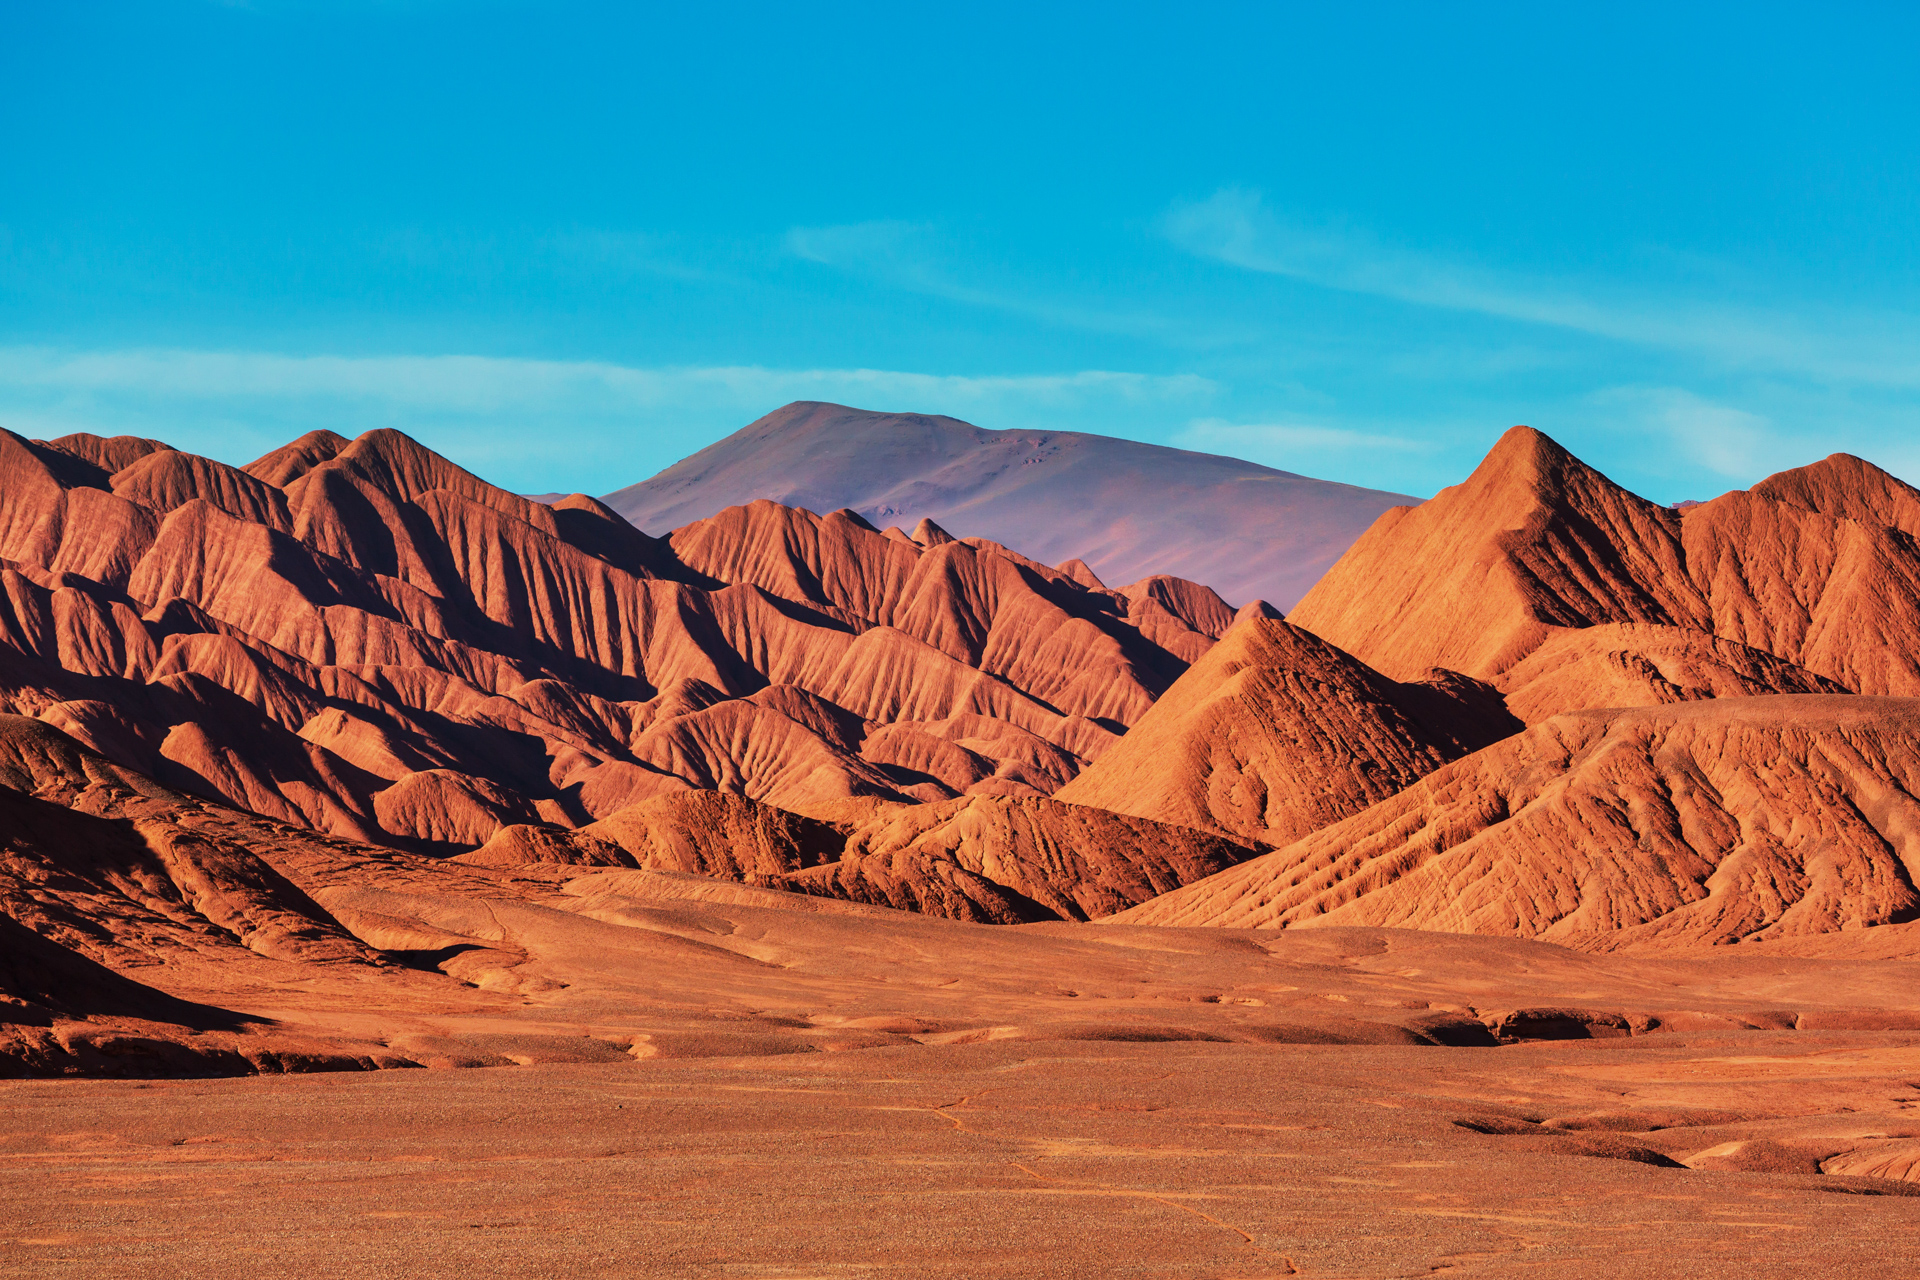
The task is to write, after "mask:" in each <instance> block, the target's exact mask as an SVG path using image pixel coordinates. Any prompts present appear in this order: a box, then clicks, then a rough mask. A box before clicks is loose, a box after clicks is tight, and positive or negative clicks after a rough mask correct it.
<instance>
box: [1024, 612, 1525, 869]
mask: <svg viewBox="0 0 1920 1280" xmlns="http://www.w3.org/2000/svg"><path fill="white" fill-rule="evenodd" d="M1519 728H1520V725H1519V723H1518V722H1517V721H1514V720H1513V719H1512V717H1511V716H1510V715H1508V714H1507V713H1506V712H1505V710H1504V709H1503V708H1502V706H1501V703H1500V698H1499V695H1498V694H1496V693H1494V691H1493V690H1492V689H1491V688H1488V687H1486V686H1483V685H1478V684H1477V683H1476V682H1474V681H1471V680H1467V679H1465V678H1463V677H1459V676H1456V675H1454V674H1452V673H1450V672H1444V671H1434V672H1432V673H1430V676H1429V678H1428V679H1427V680H1425V681H1419V682H1414V683H1410V684H1400V683H1398V682H1396V681H1393V680H1389V679H1387V678H1386V677H1384V676H1382V675H1380V673H1379V672H1377V671H1374V670H1373V669H1372V668H1370V667H1368V666H1366V665H1365V664H1364V663H1361V662H1360V661H1358V660H1357V659H1355V658H1354V657H1352V656H1351V655H1350V654H1346V653H1343V652H1341V651H1340V650H1339V649H1336V648H1334V647H1333V646H1332V645H1330V644H1328V643H1327V642H1326V641H1324V640H1321V639H1320V638H1319V637H1317V636H1315V635H1314V634H1313V633H1312V632H1309V631H1305V630H1303V629H1301V628H1299V627H1295V626H1291V625H1289V624H1288V623H1286V622H1283V621H1281V620H1280V619H1278V618H1273V617H1269V616H1266V615H1264V614H1262V613H1261V612H1260V611H1258V610H1249V611H1248V612H1247V614H1246V616H1244V617H1243V618H1241V619H1240V621H1239V622H1237V623H1236V624H1235V625H1234V626H1233V628H1232V629H1231V630H1229V631H1228V632H1227V634H1226V635H1225V636H1224V637H1223V638H1222V640H1221V642H1220V643H1219V644H1218V645H1215V646H1214V648H1213V649H1212V650H1211V651H1210V652H1208V653H1207V654H1206V655H1205V656H1204V657H1202V658H1201V659H1200V660H1199V661H1198V662H1197V663H1195V664H1194V665H1193V667H1192V669H1190V670H1189V671H1188V672H1187V674H1186V675H1184V676H1182V677H1181V678H1180V679H1179V681H1178V682H1176V683H1175V684H1174V686H1173V688H1171V689H1169V690H1168V691H1167V693H1166V695H1165V696H1164V697H1162V698H1161V699H1160V701H1158V702H1156V703H1155V704H1154V705H1153V707H1152V709H1151V710H1149V711H1148V712H1147V713H1146V715H1144V716H1142V717H1141V719H1140V723H1139V724H1138V725H1136V726H1134V728H1133V730H1132V731H1131V732H1129V733H1128V734H1127V736H1126V737H1125V738H1123V739H1122V740H1121V741H1120V742H1119V743H1118V744H1116V745H1115V746H1114V747H1113V749H1112V750H1110V751H1108V752H1107V753H1106V754H1104V755H1102V756H1101V757H1100V760H1099V762H1098V763H1097V764H1095V765H1094V766H1093V767H1092V768H1090V769H1088V770H1087V771H1086V772H1085V773H1082V774H1081V775H1080V776H1079V777H1077V778H1075V779H1074V780H1073V781H1072V782H1069V783H1068V784H1067V785H1066V786H1065V787H1063V788H1061V789H1060V791H1059V792H1058V796H1059V798H1060V799H1062V800H1069V801H1072V802H1073V803H1075V804H1085V805H1097V806H1099V807H1101V808H1105V809H1111V810H1114V811H1115V812H1117V813H1130V814H1137V815H1139V816H1140V817H1144V818H1154V819H1158V820H1159V821H1162V822H1174V823H1180V824H1182V825H1185V826H1190V827H1200V828H1207V829H1212V830H1218V831H1222V832H1228V833H1231V834H1234V835H1237V836H1240V837H1242V838H1243V839H1252V840H1258V841H1262V842H1264V843H1267V844H1276V845H1277V844H1287V843H1290V842H1291V841H1293V840H1296V839H1298V838H1299V837H1301V836H1304V835H1306V834H1307V833H1308V832H1310V831H1314V830H1317V829H1318V828H1320V827H1323V826H1326V825H1327V824H1328V823H1331V822H1337V821H1339V820H1340V819H1342V818H1345V817H1348V816H1350V815H1352V814H1355V813H1358V812H1360V811H1361V810H1362V809H1364V808H1366V807H1367V806H1369V805H1371V804H1373V803H1375V802H1377V801H1380V800H1384V799H1386V798H1387V797H1388V796H1390V795H1393V794H1394V793H1395V792H1397V791H1399V790H1400V789H1401V788H1403V787H1405V786H1407V785H1408V784H1409V783H1411V782H1413V781H1414V780H1415V779H1417V778H1420V777H1423V776H1425V775H1426V774H1428V773H1431V772H1432V771H1433V770H1435V769H1437V768H1439V767H1440V766H1441V765H1442V764H1445V763H1446V762H1447V761H1449V760H1454V759H1457V758H1459V757H1460V756H1463V755H1465V754H1467V753H1468V752H1469V751H1472V750H1475V749H1477V748H1479V747H1482V746H1485V745H1487V744H1488V743H1490V742H1493V741H1495V740H1497V739H1499V738H1503V737H1505V736H1507V735H1508V734H1510V733H1513V732H1515V731H1517V730H1518V729H1519Z"/></svg>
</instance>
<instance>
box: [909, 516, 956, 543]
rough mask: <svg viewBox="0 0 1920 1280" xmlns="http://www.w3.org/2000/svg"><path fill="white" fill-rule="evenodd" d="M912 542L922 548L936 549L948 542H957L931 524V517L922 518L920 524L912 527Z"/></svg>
mask: <svg viewBox="0 0 1920 1280" xmlns="http://www.w3.org/2000/svg"><path fill="white" fill-rule="evenodd" d="M912 536H913V540H914V541H915V542H917V543H919V544H920V545H921V546H923V547H938V546H942V545H944V544H945V543H949V542H958V541H959V539H958V538H955V537H954V536H953V535H952V534H950V533H948V532H947V531H946V530H945V529H942V528H941V527H940V526H939V525H937V524H935V523H934V522H933V517H931V516H922V517H920V523H919V524H916V525H915V526H913V535H912Z"/></svg>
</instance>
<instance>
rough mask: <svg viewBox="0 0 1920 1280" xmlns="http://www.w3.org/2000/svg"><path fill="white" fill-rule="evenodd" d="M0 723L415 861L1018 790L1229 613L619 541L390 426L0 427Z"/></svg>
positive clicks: (1025, 571)
mask: <svg viewBox="0 0 1920 1280" xmlns="http://www.w3.org/2000/svg"><path fill="white" fill-rule="evenodd" d="M0 478H4V481H5V483H4V485H3V486H0V709H5V710H11V711H15V712H19V713H24V714H30V715H36V716H39V717H40V718H42V719H44V720H45V721H47V722H48V723H49V724H53V725H56V726H58V727H60V728H61V729H63V730H65V731H66V732H68V733H71V734H73V735H74V736H75V737H76V738H78V739H79V740H80V741H83V742H85V743H86V744H88V745H89V746H90V747H92V748H94V749H96V750H98V751H100V752H101V753H103V754H104V755H106V756H107V757H109V758H111V759H113V760H114V761H116V762H117V763H119V764H121V765H123V766H125V767H128V768H133V769H137V770H139V771H141V772H143V773H146V774H148V775H151V776H153V777H155V778H157V779H159V780H161V781H162V782H164V783H165V784H167V785H169V786H173V787H176V788H179V789H181V790H183V791H187V792H191V793H194V794H197V795H201V796H206V797H211V798H218V799H221V800H224V801H226V802H228V803H231V804H233V805H236V806H238V807H240V808H243V809H247V810H251V811H253V812H255V813H259V814H262V815H264V816H267V817H271V818H275V819H278V820H281V821H285V822H289V823H292V824H295V825H299V826H306V827H310V828H313V829H315V830H321V831H327V832H331V833H335V834H339V835H344V836H350V837H353V838H356V839H362V840H369V841H374V842H379V843H385V844H388V845H393V846H396V847H403V848H409V849H415V850H420V851H426V852H435V853H448V852H456V851H458V850H459V849H462V848H472V847H474V846H477V845H479V844H481V843H484V842H485V841H486V840H487V839H488V838H489V837H490V836H491V835H492V834H493V832H494V831H496V830H498V829H499V828H500V827H501V826H504V825H511V824H514V823H528V822H544V823H548V824H552V825H557V826H560V827H573V826H578V825H581V824H584V823H587V822H591V821H592V820H593V819H595V818H596V817H602V816H606V815H608V814H611V813H613V812H615V811H616V810H618V809H621V808H623V807H625V806H626V805H628V804H630V803H633V802H635V801H638V800H643V799H647V798H649V797H654V796H660V795H665V794H668V793H671V792H674V791H678V790H685V789H689V788H691V789H715V788H717V789H720V790H725V791H730V792H734V793H737V794H741V795H745V796H749V797H752V798H754V799H761V800H769V801H771V802H774V803H776V804H780V805H784V806H788V807H795V806H804V805H805V804H808V803H812V802H816V801H822V800H832V799H836V798H847V797H854V796H870V797H877V798H883V799H888V800H895V801H905V800H914V801H932V800H943V799H948V798H951V797H954V796H957V795H961V794H974V795H983V794H992V795H1003V796H1039V795H1045V794H1048V793H1050V792H1051V791H1053V790H1054V789H1056V788H1057V787H1058V786H1059V785H1060V784H1061V783H1063V782H1065V781H1066V780H1068V779H1070V778H1072V777H1073V776H1074V775H1075V774H1077V773H1078V772H1079V771H1080V770H1081V769H1082V768H1084V767H1085V765H1086V763H1087V762H1088V761H1090V760H1092V759H1093V758H1095V757H1097V756H1098V755H1099V754H1100V753H1101V751H1103V750H1104V749H1105V748H1106V747H1107V746H1108V745H1110V744H1111V743H1112V742H1114V741H1116V740H1117V735H1118V734H1120V733H1122V732H1124V731H1125V729H1126V727H1127V726H1128V725H1130V724H1131V723H1133V722H1134V721H1135V720H1137V719H1138V718H1139V717H1140V716H1141V715H1142V714H1143V713H1144V712H1145V711H1146V709H1147V708H1148V707H1149V706H1150V705H1151V704H1152V702H1153V700H1154V698H1155V697H1157V696H1158V695H1159V694H1160V693H1161V692H1162V691H1164V690H1165V689H1166V687H1167V686H1168V685H1170V684H1171V683H1172V682H1173V681H1174V680H1175V679H1176V678H1178V676H1179V675H1180V674H1181V672H1183V671H1184V670H1185V669H1186V667H1187V665H1188V663H1189V662H1191V661H1192V660H1193V659H1194V658H1196V657H1198V656H1200V655H1201V654H1203V653H1204V652H1205V651H1206V650H1207V649H1208V648H1210V647H1211V646H1212V644H1213V643H1214V639H1215V637H1216V636H1217V635H1218V634H1219V631H1220V630H1221V629H1222V628H1223V627H1224V625H1225V622H1226V620H1227V619H1229V618H1230V616H1231V615H1230V611H1228V610H1227V609H1226V606H1225V605H1224V603H1222V602H1221V601H1220V600H1219V598H1218V597H1217V596H1216V595H1214V594H1213V593H1212V592H1211V591H1209V590H1208V589H1206V588H1204V587H1201V586H1198V585H1197V584H1193V583H1185V582H1180V581H1177V580H1172V579H1154V580H1149V581H1147V582H1143V583H1141V584H1138V585H1137V586H1136V587H1135V588H1133V589H1131V590H1130V591H1127V592H1121V591H1110V590H1107V589H1105V588H1102V587H1099V586H1090V585H1088V584H1087V583H1085V582H1083V581H1081V580H1079V579H1076V578H1075V577H1074V576H1073V574H1072V572H1071V571H1062V570H1056V569H1052V568H1049V567H1047V566H1045V565H1041V564H1038V563H1036V562H1034V561H1031V560H1028V559H1026V558H1024V557H1022V556H1019V555H1016V554H1014V553H1012V552H1009V551H1007V550H1005V549H1004V548H1001V547H998V546H995V545H994V544H991V543H985V542H978V541H976V542H961V541H957V540H954V539H952V538H950V537H948V536H947V535H945V534H944V533H943V532H942V531H940V530H939V529H938V528H937V527H935V526H933V525H931V524H927V525H924V526H923V527H922V528H920V529H919V530H918V531H917V540H916V538H912V537H907V536H905V535H899V534H897V533H895V534H894V535H893V536H888V535H884V534H882V533H881V532H879V531H877V530H875V529H873V528H872V527H871V526H870V525H868V524H867V523H866V522H864V521H863V520H861V519H860V518H859V517H857V516H854V515H852V514H851V513H847V512H835V513H831V514H829V515H826V516H824V517H822V516H816V515H814V514H812V513H810V512H805V511H798V510H794V509H791V508H784V507H778V506H775V505H774V504H772V503H767V502H759V503H755V504H752V505H751V506H749V507H746V508H736V509H732V510H728V511H724V512H721V513H719V514H718V515H716V516H715V517H713V518H712V519H710V520H705V521H700V522H696V523H695V524H693V525H690V526H687V527H685V528H683V529H681V530H679V531H678V532H677V533H676V535H675V538H674V540H673V541H672V542H671V543H669V542H667V541H664V540H657V539H653V538H649V537H647V536H646V535H645V534H643V533H641V532H639V531H638V530H636V529H634V528H633V527H632V526H631V525H629V524H627V523H626V522H625V521H623V520H621V519H620V518H619V517H618V516H616V515H615V514H614V513H612V512H611V511H609V510H608V509H607V508H606V507H604V506H602V505H601V504H599V503H597V502H595V501H593V500H592V499H590V498H585V497H580V496H577V495H576V496H575V497H573V498H569V499H567V500H565V501H562V502H559V503H557V504H554V505H551V506H549V505H542V504H539V503H534V502H530V501H527V500H526V499H523V498H520V497H517V496H515V495H513V494H510V493H507V492H505V491H503V490H500V489H497V488H495V487H493V486H491V485H488V484H486V483H485V482H483V481H481V480H479V479H478V478H476V477H474V476H472V475H470V474H468V473H466V472H464V471H462V470H460V469H459V468H458V467H455V466H453V465H452V464H451V463H449V462H447V461H446V460H445V459H443V458H440V457H438V456H437V455H435V454H433V453H431V452H430V451H428V450H426V449H424V448H422V447H420V446H419V445H418V444H416V443H415V442H413V441H412V440H409V439H408V438H407V437H405V436H403V435H400V434H398V433H395V432H391V431H376V432H371V433H369V434H367V435H365V436H362V437H361V438H360V439H358V440H355V441H348V440H345V439H343V438H341V437H339V436H336V435H333V434H331V433H328V432H315V433H312V434H310V435H308V436H306V437H303V438H302V439H300V440H298V441H295V442H293V443H292V444H290V445H288V446H286V447H285V448H283V449H280V450H276V451H275V452H274V453H272V454H269V455H268V456H267V457H265V458H262V459H260V460H259V461H257V462H255V463H252V464H250V465H249V466H248V467H245V468H234V467H228V466H225V465H223V464H221V463H218V462H215V461H212V460H210V459H206V458H198V457H194V456H192V455H188V454H184V453H180V452H178V451H175V450H172V449H169V448H167V447H166V446H165V445H163V444H160V443H158V442H155V441H150V440H135V439H130V438H115V439H102V438H99V437H92V436H74V437H68V438H65V439H63V440H59V441H54V442H51V443H45V442H33V441H27V440H23V439H20V438H19V437H17V436H13V435H10V434H6V433H0Z"/></svg>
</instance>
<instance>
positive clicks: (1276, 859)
mask: <svg viewBox="0 0 1920 1280" xmlns="http://www.w3.org/2000/svg"><path fill="white" fill-rule="evenodd" d="M1916 885H1920V700H1915V699H1908V698H1857V697H1833V696H1824V697H1823V696H1808V695H1798V696H1774V697H1746V698H1726V699H1720V700H1714V701H1699V702H1691V703H1687V704H1684V705H1678V706H1667V707H1658V708H1652V707H1649V708H1637V709H1629V710H1620V711H1583V712H1576V713H1573V714H1569V715H1563V716H1556V717H1554V718H1552V719H1549V720H1546V721H1544V722H1542V723H1540V724H1538V725H1535V726H1533V727H1532V728H1531V729H1529V730H1527V731H1526V732H1525V733H1523V734H1520V735H1518V736H1516V737H1513V738H1509V739H1507V740H1506V741H1504V742H1501V743H1498V744H1496V745H1494V746H1492V747H1488V748H1487V749H1485V750H1483V751H1480V752H1478V753H1476V754H1474V755H1472V756H1468V757H1467V758H1466V759H1463V760H1459V761H1456V762H1454V763H1452V764H1450V765H1447V766H1446V767H1445V768H1442V769H1440V770H1438V771H1436V772H1434V773H1432V774H1430V775H1429V776H1427V777H1426V778H1424V779H1422V780H1421V781H1419V782H1417V783H1415V784H1413V785H1412V786H1410V787H1408V788H1407V789H1406V790H1404V791H1402V792H1400V793H1399V794H1398V795H1396V796H1394V797H1393V798H1391V799H1389V800H1386V801H1384V802H1382V803H1380V804H1377V805H1374V806H1373V807H1372V808H1370V809H1368V810H1366V811H1365V812H1363V813H1360V814H1357V815H1355V816H1354V817H1351V818H1348V819H1347V820H1345V821H1344V822H1340V823H1338V824H1335V825H1333V826H1329V827H1325V828H1323V829H1321V830H1319V831H1316V832H1314V833H1313V834H1312V835H1309V836H1307V837H1306V838H1305V839H1303V840H1300V841H1299V842H1297V843H1295V844H1293V845H1291V846H1289V847H1287V848H1285V849H1281V850H1278V851H1276V852H1274V853H1271V854H1268V855H1266V856H1265V857H1262V858H1259V859H1257V860H1254V861H1251V862H1247V863H1245V864H1243V865H1241V866H1238V867H1235V868H1234V869H1232V870H1230V871H1226V872H1223V873H1221V874H1219V875H1216V876H1213V877H1211V878H1210V879H1207V880H1203V881H1200V882H1199V883H1197V884H1192V885H1188V886H1186V887H1185V888H1183V889H1178V890H1175V891H1173V892H1171V893H1168V894H1166V895H1164V896H1162V897H1158V898H1155V899H1154V900H1153V901H1151V902H1149V903H1147V904H1146V905H1144V906H1142V907H1138V908H1135V909H1134V910H1131V911H1128V912H1126V913H1124V914H1122V915H1120V916H1118V917H1116V919H1117V920H1119V921H1120V922H1123V923H1132V924H1161V925H1198V924H1205V925H1218V926H1225V927H1253V928H1288V927H1300V926H1314V927H1323V926H1338V925H1349V924H1370V925H1391V926H1393V927H1396V928H1407V929H1434V930H1440V931H1443V932H1449V933H1491V934H1505V935H1517V936H1520V937H1525V938H1541V939H1547V940H1550V941H1554V942H1561V943H1565V944H1568V945H1572V946H1576V947H1581V948H1583V949H1589V950H1608V949H1615V948H1620V947H1629V946H1649V945H1651V946H1686V945H1695V944H1721V945H1725V944H1729V943H1739V942H1751V941H1765V940H1768V939H1775V938H1781V937H1791V936H1800V935H1807V934H1819V933H1833V932H1839V931H1846V930H1859V929H1866V928H1871V927H1873V926H1877V925H1884V924H1897V923H1901V922H1904V921H1909V920H1914V919H1920V888H1916Z"/></svg>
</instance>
